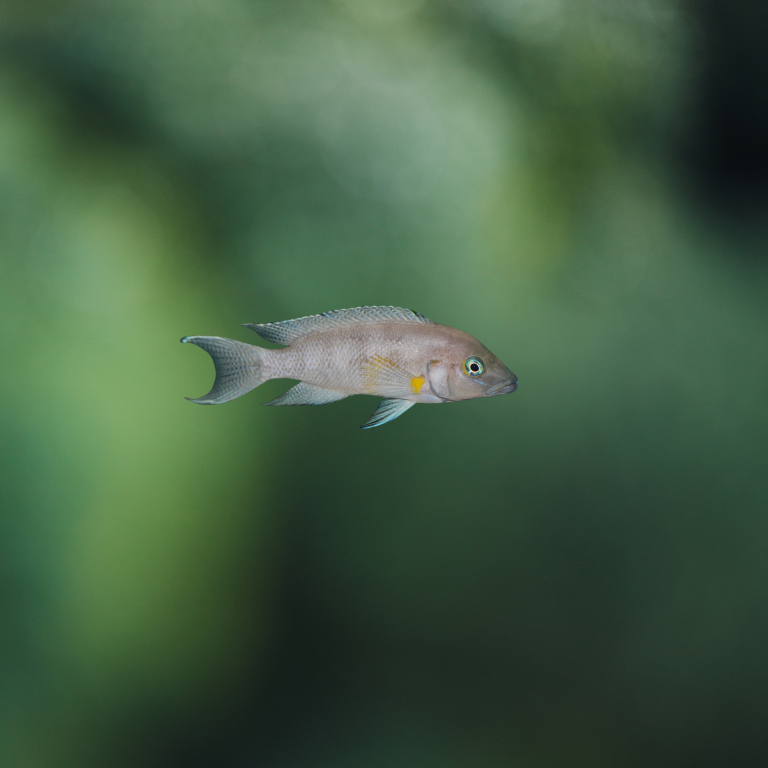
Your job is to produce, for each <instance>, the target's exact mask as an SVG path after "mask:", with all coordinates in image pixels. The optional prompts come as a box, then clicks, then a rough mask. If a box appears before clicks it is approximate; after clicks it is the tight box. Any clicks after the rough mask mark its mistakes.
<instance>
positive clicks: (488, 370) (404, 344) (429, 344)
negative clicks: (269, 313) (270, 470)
mask: <svg viewBox="0 0 768 768" xmlns="http://www.w3.org/2000/svg"><path fill="white" fill-rule="evenodd" d="M244 327H245V328H250V329H251V330H253V331H256V333H258V334H259V336H261V337H262V338H263V339H265V340H266V341H269V342H273V343H275V344H279V345H282V347H283V348H282V349H267V348H265V347H259V346H255V345H252V344H245V343H243V342H241V341H234V340H233V339H226V338H222V337H220V336H185V337H184V338H183V339H181V341H182V343H183V344H195V345H196V346H198V347H201V348H202V349H204V350H205V351H206V352H207V353H208V354H209V355H210V356H211V357H212V358H213V365H214V368H215V369H216V379H215V381H214V384H213V388H212V389H211V391H210V392H209V393H208V394H207V395H204V396H203V397H198V398H189V397H188V398H186V399H187V400H190V401H191V402H193V403H199V404H200V405H218V404H220V403H226V402H228V401H229V400H234V399H235V398H237V397H241V396H242V395H244V394H246V393H247V392H250V391H251V390H252V389H255V388H256V387H258V386H259V385H261V384H263V383H264V382H265V381H269V380H270V379H294V380H298V382H299V383H298V384H296V385H295V386H293V387H292V388H291V389H289V390H288V391H287V392H285V393H284V394H282V395H280V397H277V398H275V399H274V400H271V401H270V402H268V403H264V405H324V404H326V403H333V402H335V401H337V400H343V399H344V398H346V397H350V396H351V395H376V396H378V397H381V398H383V399H382V400H381V402H380V403H379V405H378V407H377V408H376V410H375V411H374V413H373V415H372V416H371V418H370V419H368V421H366V422H365V424H363V425H362V427H361V429H370V428H371V427H379V426H381V425H382V424H386V423H387V422H390V421H392V420H394V419H396V418H398V416H402V414H404V413H405V412H406V411H407V410H408V409H409V408H411V407H413V406H414V405H416V404H417V403H453V402H457V401H460V400H472V399H474V398H477V397H495V396H496V395H506V394H509V393H511V392H514V391H515V390H516V389H517V376H515V374H514V373H512V371H510V370H509V368H507V366H506V365H504V363H502V362H501V360H499V358H498V357H496V355H494V354H493V353H492V352H491V351H490V350H489V349H488V348H487V347H484V346H483V345H482V344H481V343H480V342H479V341H478V340H477V339H475V338H474V337H473V336H470V335H469V334H468V333H465V332H464V331H460V330H458V329H457V328H452V327H450V326H448V325H440V324H439V323H434V322H432V321H431V320H429V319H428V318H426V317H424V315H422V314H420V313H419V312H414V311H412V310H410V309H404V308H402V307H356V308H354V309H337V310H333V311H331V312H323V313H322V314H319V315H309V316H307V317H300V318H298V319H296V320H284V321H282V322H275V323H244Z"/></svg>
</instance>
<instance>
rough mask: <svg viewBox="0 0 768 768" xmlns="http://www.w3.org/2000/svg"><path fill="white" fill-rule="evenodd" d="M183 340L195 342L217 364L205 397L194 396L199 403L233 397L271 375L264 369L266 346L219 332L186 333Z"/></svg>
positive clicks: (214, 403) (243, 392)
mask: <svg viewBox="0 0 768 768" xmlns="http://www.w3.org/2000/svg"><path fill="white" fill-rule="evenodd" d="M181 342H182V344H196V345H197V346H198V347H201V348H202V349H204V350H205V351H206V352H207V353H208V354H209V355H210V356H211V357H212V358H213V365H214V367H215V368H216V381H214V383H213V389H211V391H210V392H209V393H208V394H207V395H205V396H204V397H198V398H191V397H188V398H187V400H191V401H192V402H193V403H200V405H218V404H219V403H226V402H227V401H228V400H234V399H235V398H236V397H240V396H241V395H244V394H245V393H246V392H250V391H251V390H252V389H254V388H256V387H258V386H259V384H263V383H264V382H265V381H266V380H267V378H269V377H268V376H266V375H265V373H264V366H263V358H262V355H263V353H264V351H265V350H263V349H262V348H261V347H254V346H252V345H251V344H243V342H242V341H233V340H232V339H223V338H221V337H219V336H185V337H184V338H183V339H182V340H181Z"/></svg>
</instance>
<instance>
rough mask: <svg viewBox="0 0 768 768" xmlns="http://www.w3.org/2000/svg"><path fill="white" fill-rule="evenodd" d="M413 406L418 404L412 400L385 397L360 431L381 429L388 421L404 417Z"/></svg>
mask: <svg viewBox="0 0 768 768" xmlns="http://www.w3.org/2000/svg"><path fill="white" fill-rule="evenodd" d="M412 405H416V403H414V402H412V401H411V400H400V399H399V398H395V397H385V398H384V399H383V400H382V401H381V402H380V403H379V406H378V408H376V410H375V411H374V412H373V416H371V418H370V419H368V421H366V422H365V424H363V426H362V427H360V429H370V428H371V427H380V426H381V425H382V424H386V423H387V422H388V421H392V420H393V419H396V418H397V417H398V416H402V415H403V414H404V413H405V412H406V411H407V410H408V409H409V408H410V407H411V406H412Z"/></svg>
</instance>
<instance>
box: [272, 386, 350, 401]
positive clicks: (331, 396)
mask: <svg viewBox="0 0 768 768" xmlns="http://www.w3.org/2000/svg"><path fill="white" fill-rule="evenodd" d="M345 397H349V393H348V392H339V391H337V390H335V389H326V388H325V387H316V386H315V385H314V384H307V383H306V382H304V381H300V382H299V383H298V384H297V385H296V386H295V387H291V388H290V389H289V390H288V391H287V392H285V393H284V394H282V395H280V397H276V398H275V399H274V400H270V401H269V402H268V403H264V405H325V404H326V403H335V402H336V401H337V400H343V399H344V398H345Z"/></svg>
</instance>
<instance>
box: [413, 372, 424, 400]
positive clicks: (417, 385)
mask: <svg viewBox="0 0 768 768" xmlns="http://www.w3.org/2000/svg"><path fill="white" fill-rule="evenodd" d="M423 386H424V377H423V376H415V377H414V378H412V379H411V392H413V394H414V395H418V394H419V392H421V388H422V387H423Z"/></svg>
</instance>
